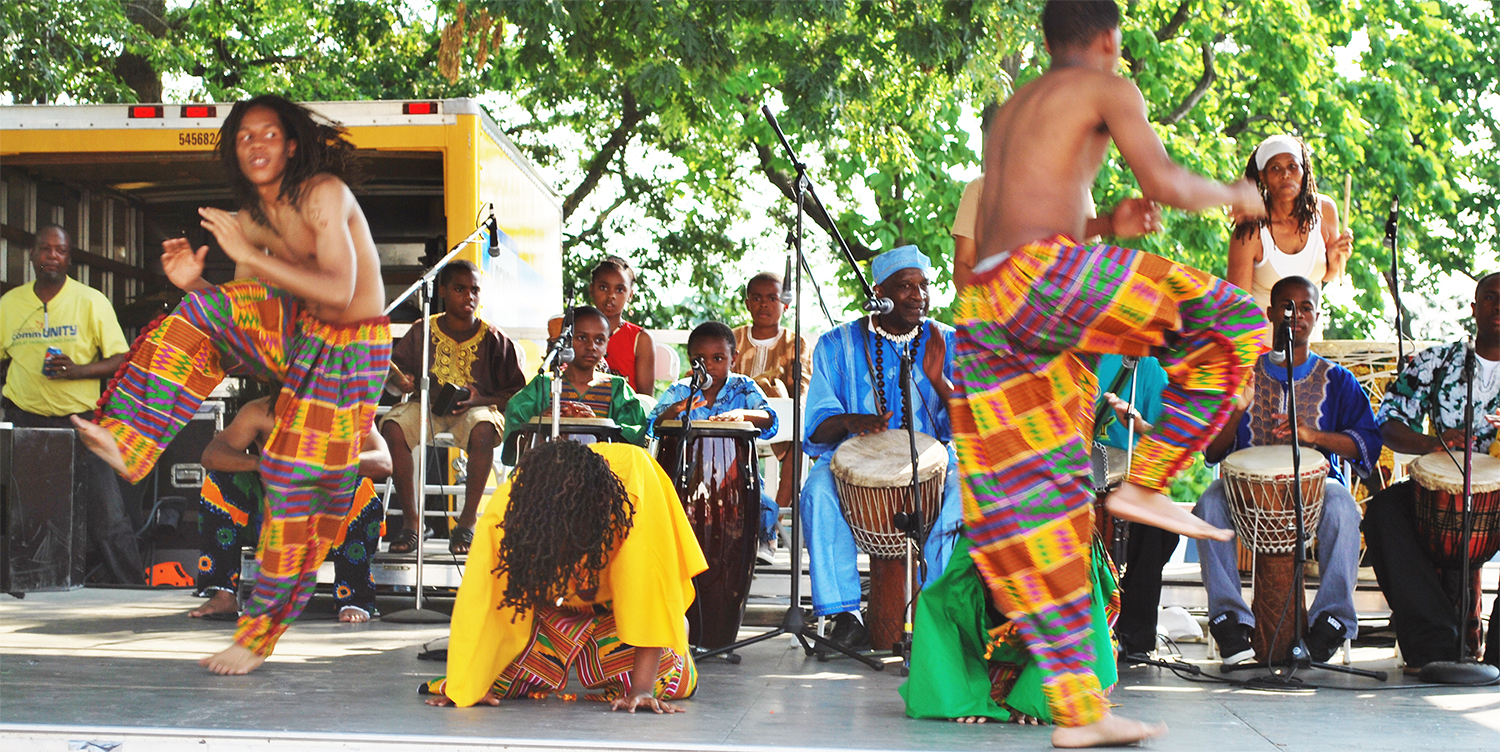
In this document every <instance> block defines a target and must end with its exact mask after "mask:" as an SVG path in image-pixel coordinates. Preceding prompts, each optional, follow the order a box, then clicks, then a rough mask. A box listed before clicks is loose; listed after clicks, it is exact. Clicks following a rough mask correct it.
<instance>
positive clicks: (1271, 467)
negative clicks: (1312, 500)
mask: <svg viewBox="0 0 1500 752" xmlns="http://www.w3.org/2000/svg"><path fill="white" fill-rule="evenodd" d="M1224 474H1225V475H1232V476H1235V477H1239V478H1248V479H1258V478H1276V477H1281V476H1287V475H1291V474H1292V445H1291V444H1278V445H1276V446H1258V447H1250V448H1249V449H1241V450H1239V451H1238V452H1235V453H1234V454H1231V455H1229V456H1228V457H1225V458H1224ZM1302 474H1303V475H1304V476H1306V475H1310V474H1322V475H1327V474H1328V460H1327V459H1326V458H1324V457H1323V454H1322V452H1319V451H1317V450H1316V449H1309V448H1307V447H1303V448H1302Z"/></svg>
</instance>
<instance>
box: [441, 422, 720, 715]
mask: <svg viewBox="0 0 1500 752" xmlns="http://www.w3.org/2000/svg"><path fill="white" fill-rule="evenodd" d="M590 448H591V449H593V450H594V451H596V452H598V453H599V454H600V456H602V457H604V459H605V460H606V461H607V462H608V463H609V466H610V469H611V470H613V471H614V473H615V475H616V476H618V477H619V478H620V481H621V483H622V484H623V485H624V486H625V491H626V493H627V494H629V496H630V501H631V503H632V504H634V505H635V516H634V517H633V518H632V525H631V528H630V531H629V533H628V534H627V535H626V536H625V540H624V541H622V542H621V543H620V545H619V547H618V548H616V549H615V550H614V551H613V552H611V554H610V558H609V562H608V564H607V565H606V567H605V570H604V571H603V572H602V573H600V578H599V589H598V591H597V593H596V594H595V595H594V597H593V598H592V600H591V601H589V602H583V601H580V600H578V599H577V598H576V597H573V598H571V599H570V602H569V603H565V604H563V607H562V608H545V609H536V610H528V611H526V612H518V611H517V610H516V609H515V608H512V607H504V608H502V607H501V606H500V602H501V601H502V600H503V599H504V593H505V587H506V580H505V577H504V576H503V575H497V574H495V572H494V569H495V567H496V565H497V564H498V561H499V552H500V541H501V537H502V535H503V531H502V530H501V528H500V522H501V521H502V520H504V519H505V512H506V509H507V508H508V507H509V505H510V483H509V482H506V483H505V484H504V485H502V486H501V487H500V488H499V489H498V490H497V491H496V492H495V495H494V497H493V498H491V500H490V503H489V505H488V508H487V510H486V512H485V514H484V516H483V517H482V518H480V520H479V523H478V524H477V525H476V526H475V528H474V544H473V545H472V546H471V547H470V549H469V561H468V564H467V566H466V567H465V571H464V579H463V583H462V584H461V585H460V586H459V590H458V599H457V601H456V602H455V604H454V607H453V623H452V632H451V634H450V636H449V639H448V675H447V678H446V683H444V684H439V683H438V682H434V685H436V686H433V689H434V690H440V691H443V692H445V693H446V694H447V696H448V698H449V699H451V700H452V701H453V702H454V704H456V705H458V706H459V707H467V706H470V705H473V704H474V703H476V702H478V701H479V700H480V699H481V698H482V697H484V695H485V693H487V692H490V691H491V690H492V689H495V688H496V687H497V684H498V683H500V680H502V679H505V680H506V681H504V682H503V683H504V684H505V686H507V687H516V688H517V689H524V688H525V687H523V686H522V685H521V684H517V683H516V682H515V681H514V680H515V679H516V678H517V677H516V674H517V671H518V670H519V671H520V672H522V673H524V674H526V676H525V677H522V678H524V679H525V684H526V685H528V686H530V687H538V686H541V685H543V684H546V685H552V684H555V683H556V682H555V681H553V679H555V678H556V677H555V676H552V674H553V673H554V671H553V670H546V668H543V669H542V670H534V669H535V668H537V667H540V666H543V664H548V666H547V667H548V668H551V669H557V668H559V667H560V669H561V681H562V682H566V680H567V664H568V662H570V661H572V660H576V659H578V658H579V652H578V651H576V650H575V651H573V652H571V653H570V654H567V655H560V654H559V653H558V652H557V651H555V650H538V648H544V647H549V646H544V645H543V644H542V643H545V642H551V638H553V637H555V635H556V633H557V630H559V629H561V630H562V631H564V632H569V631H571V626H573V625H576V622H577V621H578V617H579V616H580V615H584V614H588V615H590V616H591V617H592V618H586V619H584V620H583V621H585V622H591V623H590V624H587V625H584V626H583V627H581V629H584V630H587V634H585V635H583V637H584V638H585V639H586V641H587V642H588V643H589V646H593V647H597V648H598V656H597V660H596V658H595V656H593V655H590V656H588V657H587V658H585V659H583V660H582V661H581V662H580V663H579V664H578V665H579V668H580V676H581V677H583V679H584V683H585V684H586V685H590V686H603V685H596V684H595V683H594V682H591V681H590V680H589V677H588V676H585V675H584V671H583V669H584V667H585V666H593V667H594V668H596V669H597V668H599V667H601V666H602V667H603V668H604V672H603V674H601V675H600V676H599V677H596V678H599V679H601V680H606V681H610V680H613V681H615V682H618V680H619V675H618V673H617V672H615V671H613V670H611V668H612V667H613V668H618V667H619V666H620V665H624V666H625V668H624V671H625V672H626V673H627V674H628V671H629V666H630V660H631V651H630V650H629V649H630V648H634V647H646V648H663V659H662V664H663V673H664V674H672V673H674V671H675V673H676V674H677V676H676V677H675V678H674V677H672V676H666V677H661V676H659V679H658V682H657V689H658V693H661V692H663V691H665V692H666V693H667V695H668V696H672V697H685V696H687V695H688V694H691V693H692V689H693V688H694V686H695V685H696V676H697V674H696V671H695V670H694V669H693V666H692V658H691V654H690V652H689V650H688V642H687V623H686V621H685V619H684V614H685V613H686V612H687V608H688V606H689V605H690V604H692V602H693V597H694V590H693V577H694V576H695V575H697V574H699V573H700V572H703V571H705V570H707V569H708V562H707V561H706V560H705V559H704V558H703V551H702V549H700V548H699V546H698V540H697V538H695V537H694V535H693V529H692V527H691V526H690V525H689V523H688V519H687V515H686V514H684V513H683V510H682V504H681V503H680V502H679V501H678V498H677V492H676V489H674V488H673V486H672V481H671V479H670V478H668V477H667V474H666V473H665V472H663V471H662V469H661V467H660V466H659V465H657V464H656V461H655V460H654V459H652V458H651V456H650V455H649V454H647V453H646V452H645V450H642V449H641V448H639V447H636V446H634V445H631V444H593V445H590ZM595 604H598V606H597V607H596V606H595ZM585 607H586V608H587V609H588V610H587V611H581V610H580V609H583V608H585ZM540 630H547V631H548V633H549V634H548V638H549V639H548V640H543V641H538V640H536V639H535V638H536V635H537V633H538V631H540ZM668 651H670V652H668ZM540 652H545V653H547V655H545V656H542V655H539V654H538V653H540ZM674 662H675V665H676V668H675V669H674V667H673V665H672V664H673V663H674ZM523 664H524V665H523ZM559 664H560V665H559ZM508 669H509V670H508ZM589 673H593V672H589ZM507 677H509V678H508V679H507ZM551 688H552V689H554V690H555V689H560V688H561V686H560V685H559V686H552V687H551ZM614 689H615V690H616V692H615V693H618V691H619V690H620V689H621V688H619V687H615V688H614ZM507 694H508V696H516V692H510V693H507Z"/></svg>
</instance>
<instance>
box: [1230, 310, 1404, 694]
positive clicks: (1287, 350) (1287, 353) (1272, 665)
mask: <svg viewBox="0 0 1500 752" xmlns="http://www.w3.org/2000/svg"><path fill="white" fill-rule="evenodd" d="M1295 315H1296V309H1295V308H1294V307H1293V306H1292V304H1291V303H1290V302H1288V303H1287V304H1286V307H1285V308H1284V309H1283V311H1282V315H1281V322H1280V323H1279V324H1277V325H1276V326H1277V328H1278V329H1280V330H1281V331H1280V334H1281V338H1282V339H1281V346H1282V355H1283V357H1284V358H1285V360H1284V361H1282V365H1283V366H1284V367H1285V368H1286V409H1287V421H1288V423H1289V425H1291V428H1292V431H1291V438H1292V517H1293V530H1294V531H1295V533H1296V541H1297V542H1296V544H1295V545H1293V546H1292V589H1293V591H1294V592H1293V594H1292V597H1293V598H1294V599H1295V600H1296V601H1297V602H1296V603H1292V604H1291V605H1290V606H1289V608H1291V609H1292V610H1293V612H1294V613H1293V615H1292V646H1291V649H1290V650H1289V651H1288V652H1287V657H1286V661H1285V663H1284V664H1278V663H1277V662H1276V661H1271V660H1268V661H1264V662H1259V661H1258V662H1255V663H1247V664H1242V665H1239V666H1229V667H1226V668H1223V669H1221V671H1223V672H1224V673H1230V672H1232V671H1243V670H1246V669H1264V668H1269V669H1270V670H1271V673H1270V674H1268V675H1266V676H1260V677H1256V678H1254V679H1251V680H1250V682H1251V683H1252V684H1257V685H1260V686H1266V687H1276V688H1282V689H1285V688H1289V687H1295V688H1302V687H1303V686H1304V685H1303V683H1302V680H1301V679H1298V678H1297V676H1296V674H1297V670H1298V669H1302V668H1321V669H1324V670H1327V671H1339V672H1342V673H1345V674H1353V675H1355V676H1363V677H1367V678H1370V679H1378V680H1380V681H1385V678H1386V673H1385V672H1384V671H1368V670H1366V669H1362V668H1355V667H1353V666H1339V665H1335V664H1332V663H1323V662H1322V661H1314V660H1312V657H1311V655H1310V654H1309V653H1308V652H1307V639H1306V638H1307V633H1306V629H1307V624H1306V620H1305V619H1304V618H1302V616H1301V613H1300V612H1301V611H1302V610H1303V609H1304V608H1306V602H1307V583H1306V582H1305V581H1304V579H1303V571H1304V570H1305V569H1306V567H1307V540H1308V535H1307V529H1306V527H1305V526H1304V524H1303V519H1302V503H1303V500H1302V481H1301V478H1302V440H1301V438H1300V437H1298V436H1297V429H1298V425H1299V424H1298V422H1297V381H1296V379H1295V378H1294V377H1293V374H1292V369H1293V368H1295V366H1296V362H1297V358H1296V352H1295V350H1296V348H1295V345H1294V344H1293V342H1292V318H1293V317H1294V316H1295ZM1226 545H1227V544H1226ZM1274 642H1275V641H1274V640H1273V643H1274Z"/></svg>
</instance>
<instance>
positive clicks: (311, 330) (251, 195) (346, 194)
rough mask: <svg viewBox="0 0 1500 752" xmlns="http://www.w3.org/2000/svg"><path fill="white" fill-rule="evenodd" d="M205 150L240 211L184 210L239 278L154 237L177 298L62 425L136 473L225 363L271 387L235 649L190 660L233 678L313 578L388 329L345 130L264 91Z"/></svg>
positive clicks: (367, 411)
mask: <svg viewBox="0 0 1500 752" xmlns="http://www.w3.org/2000/svg"><path fill="white" fill-rule="evenodd" d="M218 156H219V159H220V162H221V163H222V164H223V167H224V171H225V173H226V174H227V175H228V176H229V185H230V189H231V192H232V193H233V194H234V197H235V199H236V201H237V202H238V203H239V206H240V211H239V212H238V213H237V214H230V213H229V212H226V211H222V210H220V209H214V208H208V207H205V208H200V209H199V210H198V213H199V215H200V216H201V217H202V225H203V227H205V228H207V229H208V230H209V231H210V232H212V233H213V235H214V237H215V238H216V239H217V240H218V242H219V247H220V248H222V249H223V250H224V253H225V254H226V255H228V256H229V258H230V259H231V260H233V261H234V262H235V264H236V277H237V278H236V279H235V280H234V281H232V282H228V283H225V284H223V285H218V286H213V285H209V284H208V283H207V282H205V281H203V278H202V272H203V259H204V257H205V255H206V254H207V253H208V247H207V246H204V247H202V248H199V249H198V250H197V251H196V252H194V251H193V250H192V248H191V246H190V245H189V244H188V243H187V241H186V240H183V239H174V240H168V241H167V242H165V243H163V244H162V251H163V255H162V266H163V267H164V269H165V270H166V271H167V274H168V277H169V278H170V279H171V280H172V282H173V284H176V285H178V286H179V287H181V288H183V289H184V290H188V291H189V294H188V295H187V297H186V298H184V299H183V301H182V303H181V304H180V305H179V306H178V307H177V309H176V310H175V311H173V312H172V314H171V315H170V316H168V317H167V318H166V319H165V320H164V321H163V322H162V324H161V326H159V327H158V328H156V329H155V330H154V331H152V333H151V335H150V336H149V337H148V338H147V339H146V340H145V342H144V343H142V345H141V347H140V348H139V349H138V350H137V351H136V352H135V353H134V354H133V355H132V357H131V360H130V363H129V365H128V366H127V367H126V370H125V372H124V374H123V375H122V377H121V378H120V380H119V385H118V387H117V388H116V389H115V390H114V391H113V392H112V393H111V394H110V395H109V397H108V401H107V402H106V404H105V407H104V408H103V411H102V414H103V416H104V417H103V418H102V419H101V420H100V422H99V424H97V425H96V424H93V423H88V422H85V421H80V420H78V419H76V418H75V419H74V423H75V424H76V425H77V427H78V429H79V431H80V433H81V435H82V437H83V441H84V443H85V444H86V445H87V446H88V447H89V449H91V450H93V452H94V453H95V454H98V455H99V456H100V457H102V458H104V460H105V461H106V462H108V463H109V464H110V466H111V467H113V468H114V469H115V471H116V472H118V473H120V475H122V476H124V477H125V478H127V479H129V480H131V481H137V480H140V479H141V478H142V477H143V476H145V475H146V473H147V472H148V471H150V469H151V466H152V465H154V464H155V463H156V460H157V459H158V458H159V457H160V456H161V452H162V450H163V449H164V448H165V447H166V445H167V444H168V443H169V442H171V440H172V438H173V437H174V436H176V435H177V432H178V430H180V429H181V428H182V426H183V424H184V423H186V422H187V421H188V420H189V419H191V418H192V416H193V413H194V412H195V411H196V410H197V407H198V404H199V403H201V402H202V401H203V399H204V397H206V396H207V395H208V393H209V392H210V391H212V390H213V388H214V387H215V386H217V385H218V384H219V382H220V381H222V380H223V379H224V376H225V374H226V370H230V371H232V372H234V373H236V374H241V373H243V374H248V375H254V376H258V377H260V378H261V379H263V380H266V381H280V382H281V384H282V388H281V393H280V395H279V396H278V398H277V400H276V425H275V427H274V428H273V429H272V430H271V432H270V435H269V436H268V437H267V439H266V442H265V444H264V447H263V451H262V454H261V461H260V473H261V478H262V480H263V482H264V484H265V490H266V503H267V509H266V515H265V521H264V523H263V525H262V527H261V535H260V546H259V550H258V551H257V552H256V562H257V563H258V564H259V566H260V573H259V576H258V578H257V579H256V582H255V590H254V592H253V593H252V595H251V598H250V602H249V604H247V605H246V607H245V610H244V612H243V613H242V614H241V615H240V621H239V626H238V628H237V629H236V630H235V635H234V644H232V645H230V646H229V647H228V648H226V649H225V650H224V651H222V652H220V653H218V654H216V655H213V656H210V657H208V658H204V659H203V660H202V661H200V662H199V663H200V665H202V666H204V667H206V668H208V669H209V670H210V671H213V672H214V673H216V674H244V673H249V672H250V671H254V670H255V669H256V668H258V667H259V666H260V665H261V663H263V662H265V659H266V656H268V655H270V654H271V651H272V649H273V648H274V647H275V644H276V641H277V639H278V638H280V636H281V634H282V632H284V631H285V630H286V628H287V625H288V624H289V623H290V622H291V621H292V620H293V619H295V618H296V617H297V615H298V614H300V613H301V612H302V608H303V607H304V606H306V605H307V599H308V598H309V597H310V596H311V595H312V592H313V588H314V587H315V586H316V583H317V572H318V567H319V566H320V565H321V564H322V563H323V559H324V557H326V556H327V555H328V549H329V547H330V546H331V544H332V542H333V540H334V538H335V536H336V535H337V533H338V527H339V525H340V524H341V523H342V522H343V520H344V517H345V515H346V513H347V512H348V506H349V504H350V500H351V498H352V497H351V495H350V494H349V489H350V488H353V487H354V484H355V482H356V481H357V479H356V475H357V472H358V469H359V463H358V459H359V448H360V445H361V442H363V441H364V437H365V434H367V433H368V432H369V431H370V427H371V424H372V422H373V419H374V417H375V402H376V400H377V399H378V398H379V396H380V388H381V385H382V383H383V382H384V380H385V375H386V370H387V369H388V367H389V365H390V354H391V335H390V326H389V320H388V319H387V318H385V317H384V316H383V315H382V308H383V307H384V304H385V285H384V283H383V282H382V280H381V278H380V258H379V256H378V255H377V254H376V251H375V242H374V240H373V239H372V238H371V237H370V228H369V225H367V224H366V222H365V217H364V213H363V212H361V211H360V208H359V204H358V203H357V202H356V201H355V200H354V194H353V193H351V192H350V190H349V186H348V184H347V182H346V181H347V180H348V179H349V178H350V176H351V174H352V171H353V168H354V164H353V157H354V146H353V144H351V143H349V141H348V140H346V139H345V138H344V136H343V132H342V131H341V130H340V129H339V128H337V127H335V126H332V125H328V124H326V123H320V122H317V121H315V120H314V119H313V117H312V113H311V112H309V111H308V110H307V109H305V108H303V107H301V106H300V105H297V104H294V103H292V102H289V101H287V100H285V99H283V98H281V97H277V96H273V95H262V96H258V97H255V98H254V99H250V100H246V101H243V102H239V103H238V104H236V105H235V106H234V108H233V109H232V110H231V111H230V113H229V116H228V117H227V118H225V120H224V125H223V127H222V128H220V130H219V147H218Z"/></svg>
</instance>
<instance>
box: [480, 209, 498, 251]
mask: <svg viewBox="0 0 1500 752" xmlns="http://www.w3.org/2000/svg"><path fill="white" fill-rule="evenodd" d="M484 223H485V225H486V226H487V227H488V228H489V231H490V258H496V257H498V256H499V255H500V223H499V221H497V220H496V219H495V210H494V209H491V210H490V218H489V219H486V220H485V221H484Z"/></svg>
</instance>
